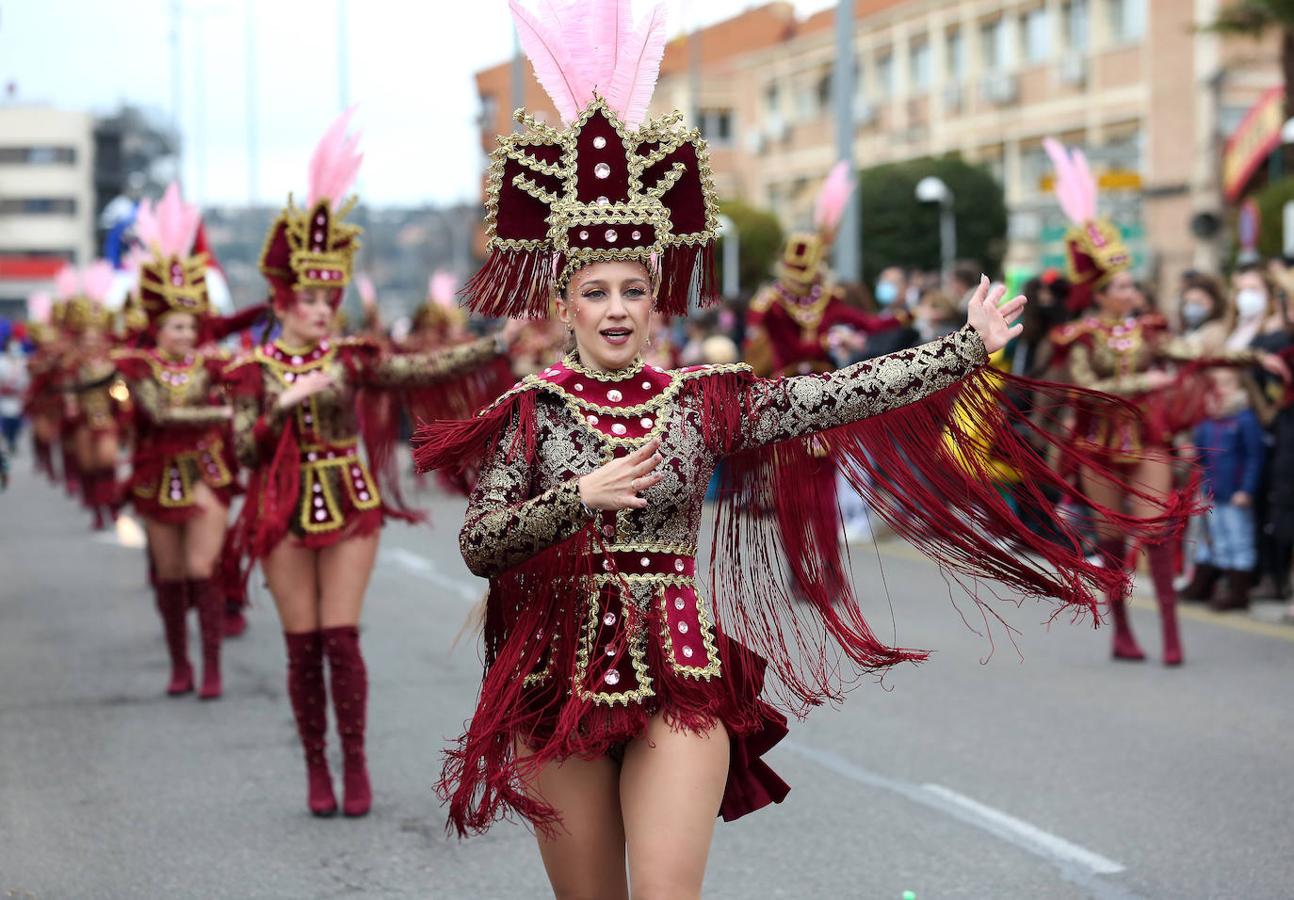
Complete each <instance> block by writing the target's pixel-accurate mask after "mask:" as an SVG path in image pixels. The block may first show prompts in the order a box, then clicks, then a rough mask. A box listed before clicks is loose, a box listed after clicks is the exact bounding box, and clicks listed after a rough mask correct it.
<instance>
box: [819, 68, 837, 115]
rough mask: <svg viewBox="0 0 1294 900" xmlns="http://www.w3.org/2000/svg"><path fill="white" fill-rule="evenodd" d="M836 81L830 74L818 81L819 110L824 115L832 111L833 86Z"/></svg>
mask: <svg viewBox="0 0 1294 900" xmlns="http://www.w3.org/2000/svg"><path fill="white" fill-rule="evenodd" d="M834 80H835V79H833V78H832V77H831V73H830V72H827V73H825V74H824V75H823V76H822V77H821V78H819V79H818V109H819V110H820V111H822V112H824V113H826V112H830V111H831V85H832V83H833V82H834Z"/></svg>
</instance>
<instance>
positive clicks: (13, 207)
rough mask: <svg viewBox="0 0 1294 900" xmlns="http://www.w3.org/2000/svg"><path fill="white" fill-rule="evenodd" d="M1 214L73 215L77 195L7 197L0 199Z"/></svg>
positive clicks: (74, 213)
mask: <svg viewBox="0 0 1294 900" xmlns="http://www.w3.org/2000/svg"><path fill="white" fill-rule="evenodd" d="M0 215H8V216H73V215H76V198H75V197H5V198H4V199H0Z"/></svg>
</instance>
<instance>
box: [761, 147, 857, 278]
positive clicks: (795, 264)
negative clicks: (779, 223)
mask: <svg viewBox="0 0 1294 900" xmlns="http://www.w3.org/2000/svg"><path fill="white" fill-rule="evenodd" d="M853 190H854V179H853V175H852V173H851V172H850V166H849V162H848V161H847V160H843V159H842V160H841V161H840V162H838V163H836V164H835V165H834V166H832V167H831V172H829V173H828V174H827V178H826V180H825V181H823V182H822V187H821V188H820V189H819V190H818V201H817V205H816V206H815V208H814V212H813V224H814V225H815V226H816V230H815V231H793V232H791V233H790V234H789V235H787V236H786V244H785V245H784V246H783V247H782V259H781V262H779V263H778V266H777V275H778V278H780V279H782V280H783V281H790V282H794V283H795V284H800V285H811V284H813V282H814V281H816V280H817V278H818V276H819V275H820V274H821V269H822V261H823V259H824V258H826V255H827V251H828V250H830V249H831V245H832V244H834V243H835V241H836V231H837V230H838V229H839V228H840V220H841V218H842V217H843V216H844V214H845V204H847V203H848V202H849V195H850V194H851V193H852V192H853Z"/></svg>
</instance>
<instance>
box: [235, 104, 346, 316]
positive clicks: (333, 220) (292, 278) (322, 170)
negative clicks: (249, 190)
mask: <svg viewBox="0 0 1294 900" xmlns="http://www.w3.org/2000/svg"><path fill="white" fill-rule="evenodd" d="M354 111H355V110H354V107H352V108H350V109H348V110H346V111H345V112H344V113H342V114H341V115H340V116H338V117H337V118H336V120H334V122H333V124H332V125H331V126H330V127H329V128H328V131H327V132H326V133H325V134H324V136H323V138H322V139H321V140H320V141H319V145H318V146H317V147H316V148H315V152H314V155H312V156H311V157H310V172H309V184H308V187H309V190H308V192H307V194H306V206H305V209H298V208H297V206H296V204H295V203H293V201H292V195H291V194H289V195H288V205H287V206H286V207H285V208H284V210H283V211H282V212H281V213H279V215H278V218H276V219H275V220H274V222H273V224H271V225H270V231H269V234H268V235H267V236H266V238H265V248H264V249H263V250H262V251H261V264H260V265H261V274H262V275H264V276H265V278H266V280H268V281H269V283H270V286H271V288H272V289H273V291H274V300H275V302H276V303H282V302H286V301H287V300H288V299H289V298H291V296H292V293H293V291H296V290H297V289H299V288H307V287H325V288H344V287H345V286H346V285H347V284H348V283H350V279H351V270H352V267H353V264H354V260H355V252H356V251H357V250H358V249H359V236H360V234H361V233H362V231H363V229H361V228H360V227H359V226H358V225H350V224H348V223H345V222H343V221H342V220H343V219H344V218H345V217H346V214H347V213H349V212H350V211H351V210H352V209H353V208H354V207H355V204H356V203H358V202H359V200H358V198H357V197H353V196H352V197H350V198H349V199H345V195H346V192H347V191H349V190H350V188H351V185H352V184H354V182H355V176H356V175H358V174H359V164H360V161H361V160H362V159H363V154H362V153H360V152H359V150H358V147H359V137H358V136H357V135H348V134H347V133H346V129H347V126H349V124H350V118H351V115H352V114H353V113H354Z"/></svg>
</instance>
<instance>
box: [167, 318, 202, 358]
mask: <svg viewBox="0 0 1294 900" xmlns="http://www.w3.org/2000/svg"><path fill="white" fill-rule="evenodd" d="M197 343H198V320H197V319H196V318H194V317H193V316H192V315H190V314H189V313H182V312H173V313H168V314H167V316H166V317H165V318H164V319H162V323H161V324H160V325H158V326H157V349H158V350H161V351H162V352H163V353H165V354H167V355H169V356H184V355H185V354H186V353H188V352H189V351H190V350H192V349H193V348H194V346H195V345H196V344H197Z"/></svg>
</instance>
